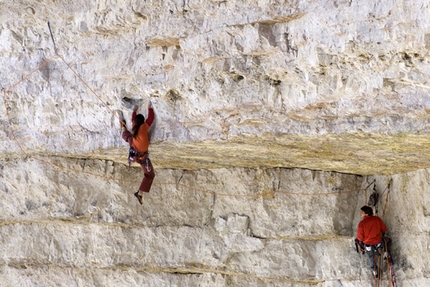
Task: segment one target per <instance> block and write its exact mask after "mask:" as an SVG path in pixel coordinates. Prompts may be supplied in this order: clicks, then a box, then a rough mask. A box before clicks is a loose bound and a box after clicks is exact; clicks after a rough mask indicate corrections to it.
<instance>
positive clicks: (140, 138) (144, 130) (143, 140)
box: [131, 108, 154, 152]
mask: <svg viewBox="0 0 430 287" xmlns="http://www.w3.org/2000/svg"><path fill="white" fill-rule="evenodd" d="M135 116H136V112H133V114H132V115H131V120H132V122H133V126H134V121H133V120H134V117H135ZM153 121H154V110H153V109H151V108H149V109H148V117H147V119H146V121H145V123H143V124H142V125H141V126H140V127H139V131H138V132H137V136H136V137H135V138H134V137H133V142H132V145H133V147H134V149H135V150H137V151H139V152H146V151H147V150H148V147H149V135H148V130H149V127H150V126H151V124H152V122H153Z"/></svg>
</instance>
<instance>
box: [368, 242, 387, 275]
mask: <svg viewBox="0 0 430 287" xmlns="http://www.w3.org/2000/svg"><path fill="white" fill-rule="evenodd" d="M383 252H384V251H383V248H382V244H379V246H378V247H376V246H375V245H373V246H370V251H368V250H366V254H367V256H368V257H369V266H370V269H371V270H375V271H377V269H378V266H376V268H375V264H374V262H375V261H377V262H378V260H379V256H381V254H382V253H383Z"/></svg>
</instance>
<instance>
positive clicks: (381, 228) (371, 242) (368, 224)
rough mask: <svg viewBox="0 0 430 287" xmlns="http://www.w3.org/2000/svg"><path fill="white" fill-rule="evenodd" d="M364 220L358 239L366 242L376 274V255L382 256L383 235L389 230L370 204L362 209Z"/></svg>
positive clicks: (371, 267) (371, 265) (372, 268)
mask: <svg viewBox="0 0 430 287" xmlns="http://www.w3.org/2000/svg"><path fill="white" fill-rule="evenodd" d="M360 216H361V218H362V220H361V221H360V223H359V224H358V228H357V241H358V242H362V243H364V244H363V246H364V247H365V251H366V253H367V255H368V256H369V264H370V269H371V270H372V273H373V275H374V276H377V270H375V266H374V256H375V255H376V256H380V255H381V254H380V253H381V250H382V236H383V234H384V233H385V232H386V231H387V227H386V226H385V224H384V222H383V221H382V219H381V218H379V217H378V216H374V215H373V209H372V208H371V207H370V206H363V207H362V208H361V211H360Z"/></svg>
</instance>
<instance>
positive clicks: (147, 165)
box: [120, 102, 155, 204]
mask: <svg viewBox="0 0 430 287" xmlns="http://www.w3.org/2000/svg"><path fill="white" fill-rule="evenodd" d="M137 109H138V106H137V105H135V106H134V108H133V113H132V116H131V121H132V127H133V128H132V130H131V132H130V131H128V130H127V126H126V123H125V120H124V119H120V123H121V126H122V139H123V140H125V141H126V142H128V143H129V144H130V155H129V161H130V160H131V161H133V162H137V163H139V164H140V166H141V167H142V170H143V173H144V177H143V179H142V183H141V184H140V187H139V190H138V191H137V192H136V193H134V196H136V197H137V199H138V201H139V203H140V204H143V193H144V192H149V190H150V189H151V185H152V181H153V180H154V177H155V173H154V169H153V167H152V163H151V160H150V159H149V154H148V147H149V134H148V130H149V127H150V126H151V124H152V122H153V121H154V110H153V108H152V103H151V102H149V104H148V117H147V119H146V121H145V117H144V116H143V115H142V114H137Z"/></svg>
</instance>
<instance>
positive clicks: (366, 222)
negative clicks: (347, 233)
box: [357, 216, 387, 245]
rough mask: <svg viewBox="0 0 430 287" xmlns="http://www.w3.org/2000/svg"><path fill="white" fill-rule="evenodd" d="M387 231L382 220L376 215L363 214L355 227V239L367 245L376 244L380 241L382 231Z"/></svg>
mask: <svg viewBox="0 0 430 287" xmlns="http://www.w3.org/2000/svg"><path fill="white" fill-rule="evenodd" d="M385 231H387V227H386V226H385V224H384V222H383V221H382V219H381V218H379V217H378V216H365V217H364V218H363V219H362V220H361V221H360V223H359V224H358V228H357V239H358V240H360V241H363V242H364V243H365V244H367V245H376V244H378V243H380V242H381V241H382V232H385Z"/></svg>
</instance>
